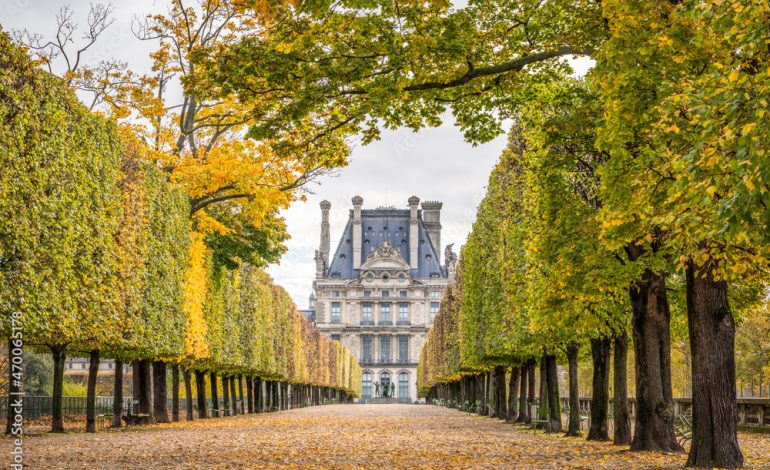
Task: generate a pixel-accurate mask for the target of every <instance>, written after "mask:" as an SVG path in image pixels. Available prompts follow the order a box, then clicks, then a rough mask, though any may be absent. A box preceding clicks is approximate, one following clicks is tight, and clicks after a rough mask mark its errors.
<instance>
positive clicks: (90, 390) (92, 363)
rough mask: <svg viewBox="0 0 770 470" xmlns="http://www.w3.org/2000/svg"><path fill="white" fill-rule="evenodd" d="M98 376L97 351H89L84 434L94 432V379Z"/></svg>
mask: <svg viewBox="0 0 770 470" xmlns="http://www.w3.org/2000/svg"><path fill="white" fill-rule="evenodd" d="M98 375H99V350H98V349H94V350H93V351H91V354H90V356H89V363H88V385H87V386H86V432H96V379H97V376H98Z"/></svg>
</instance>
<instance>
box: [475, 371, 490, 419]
mask: <svg viewBox="0 0 770 470" xmlns="http://www.w3.org/2000/svg"><path fill="white" fill-rule="evenodd" d="M476 401H478V402H479V406H478V407H477V409H476V412H477V413H478V414H480V415H482V416H483V415H485V414H486V413H487V409H486V403H485V402H484V374H478V375H476Z"/></svg>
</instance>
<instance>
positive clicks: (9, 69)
mask: <svg viewBox="0 0 770 470" xmlns="http://www.w3.org/2000/svg"><path fill="white" fill-rule="evenodd" d="M0 63H2V64H3V67H2V68H0V148H1V149H2V151H1V152H0V168H2V172H0V312H2V318H3V320H4V322H3V328H4V329H6V331H7V327H8V324H7V321H5V320H7V316H8V315H9V314H10V313H11V312H14V311H18V312H21V313H22V315H23V316H24V320H23V322H24V334H25V341H26V342H27V343H28V344H35V343H37V344H49V345H50V344H59V345H65V344H68V343H72V342H78V343H81V344H84V345H85V344H88V345H95V346H98V345H100V344H101V343H102V342H104V341H105V340H108V339H109V337H110V335H111V334H112V333H114V332H115V331H116V329H117V325H116V316H115V315H114V314H113V312H114V309H115V304H114V299H115V297H116V295H115V289H116V287H117V284H116V282H115V278H116V276H115V274H116V269H115V267H116V256H115V251H114V249H113V248H114V243H115V239H114V234H115V233H116V231H117V227H118V224H119V221H120V210H119V200H120V195H119V192H118V184H117V183H118V178H119V169H120V156H121V151H122V147H121V145H120V140H119V138H118V134H117V132H116V129H115V126H114V124H112V123H110V122H109V121H107V120H106V119H104V118H102V117H99V116H96V115H93V114H91V113H89V112H88V111H87V110H86V108H85V107H84V106H83V105H81V104H80V103H79V102H78V100H77V98H76V97H75V94H74V93H73V92H72V91H71V90H69V89H68V88H67V87H66V86H65V84H64V83H62V82H61V81H60V80H59V79H58V78H56V77H53V76H52V75H50V74H47V73H45V72H43V71H41V70H38V69H35V68H34V67H33V65H32V63H31V62H30V60H29V59H28V58H27V56H26V54H25V52H24V51H23V50H21V49H19V48H17V47H16V46H13V45H12V44H11V42H10V39H9V38H8V36H7V35H6V34H5V33H3V32H0Z"/></svg>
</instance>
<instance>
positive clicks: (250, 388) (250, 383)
mask: <svg viewBox="0 0 770 470" xmlns="http://www.w3.org/2000/svg"><path fill="white" fill-rule="evenodd" d="M246 398H247V399H248V401H249V406H248V408H247V409H246V411H248V412H249V414H252V413H254V380H252V378H251V376H250V375H247V376H246Z"/></svg>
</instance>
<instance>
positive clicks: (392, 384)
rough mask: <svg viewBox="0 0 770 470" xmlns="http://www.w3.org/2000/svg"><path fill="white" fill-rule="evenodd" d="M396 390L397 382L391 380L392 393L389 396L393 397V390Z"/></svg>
mask: <svg viewBox="0 0 770 470" xmlns="http://www.w3.org/2000/svg"><path fill="white" fill-rule="evenodd" d="M395 391H396V384H394V383H393V382H391V383H390V394H389V395H388V396H389V397H392V396H393V392H395Z"/></svg>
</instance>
